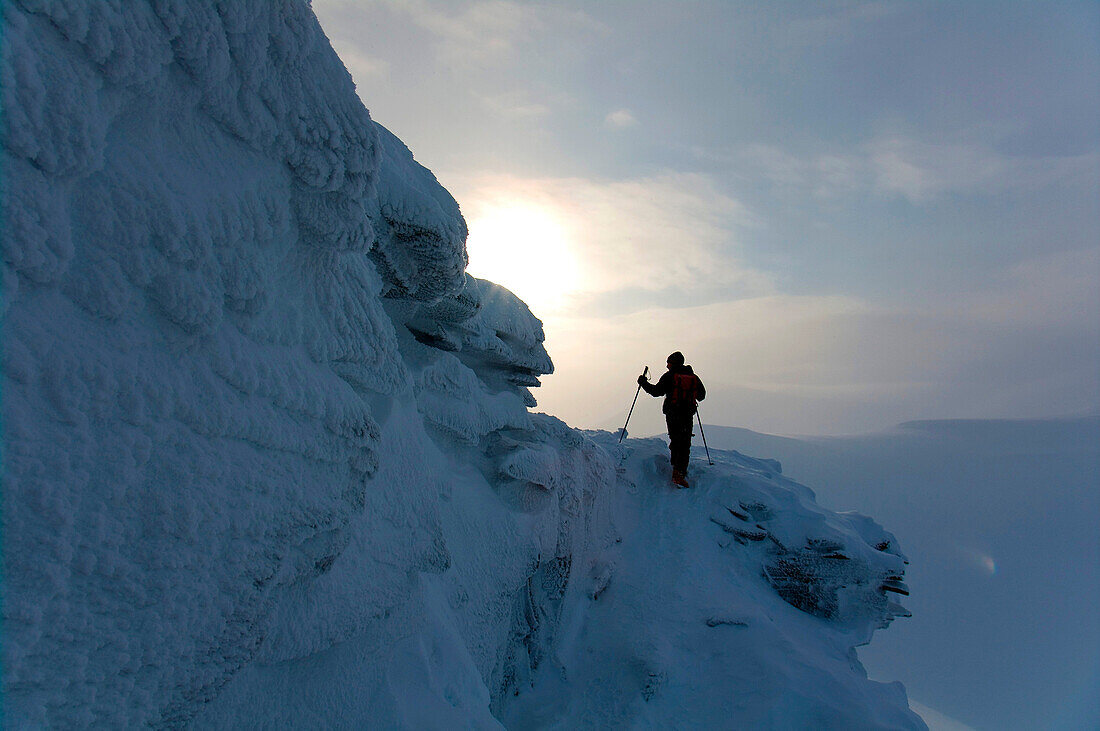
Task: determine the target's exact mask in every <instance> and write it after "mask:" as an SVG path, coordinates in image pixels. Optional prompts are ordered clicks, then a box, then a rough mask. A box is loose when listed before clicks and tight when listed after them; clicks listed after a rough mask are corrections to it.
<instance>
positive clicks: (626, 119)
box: [603, 109, 638, 129]
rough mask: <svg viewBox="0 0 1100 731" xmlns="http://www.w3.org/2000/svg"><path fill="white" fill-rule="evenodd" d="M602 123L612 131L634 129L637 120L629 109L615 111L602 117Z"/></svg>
mask: <svg viewBox="0 0 1100 731" xmlns="http://www.w3.org/2000/svg"><path fill="white" fill-rule="evenodd" d="M603 122H604V124H605V125H606V126H608V127H611V128H614V129H624V128H626V127H636V126H637V125H638V120H637V119H636V118H635V117H634V113H633V112H631V111H630V110H629V109H616V110H615V111H614V112H611V113H610V114H608V115H607V116H606V117H604V120H603Z"/></svg>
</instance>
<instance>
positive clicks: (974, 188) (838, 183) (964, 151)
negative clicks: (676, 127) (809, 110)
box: [694, 134, 1100, 205]
mask: <svg viewBox="0 0 1100 731" xmlns="http://www.w3.org/2000/svg"><path fill="white" fill-rule="evenodd" d="M694 154H695V157H696V158H697V159H700V160H705V161H708V162H710V163H712V164H719V165H723V166H731V167H732V166H735V165H741V166H742V168H741V170H742V171H746V170H747V171H749V173H750V174H755V175H758V176H760V177H761V178H763V179H765V180H767V181H769V182H770V183H772V184H773V185H777V186H780V187H787V188H797V189H800V190H805V191H807V192H809V193H810V194H811V195H813V196H814V197H817V198H826V199H835V198H841V197H845V196H850V195H856V194H860V195H861V194H865V193H874V194H877V195H879V196H882V197H887V198H904V199H906V200H908V201H909V202H910V203H912V204H914V205H925V204H928V203H930V202H934V201H936V200H938V199H940V198H943V197H945V196H948V195H996V194H999V193H1004V192H1011V191H1026V190H1036V189H1040V188H1044V187H1048V186H1057V185H1063V184H1069V185H1073V184H1081V183H1082V182H1084V183H1085V184H1088V181H1089V179H1090V176H1092V179H1093V180H1095V176H1096V175H1097V173H1098V171H1100V151H1093V152H1089V153H1084V154H1080V155H1071V156H1013V155H1007V154H1004V153H1001V152H998V151H997V150H995V149H994V148H993V147H992V146H991V145H990V144H989V143H987V142H927V141H923V140H918V139H915V138H913V137H910V136H906V135H901V134H890V135H880V136H877V137H875V138H873V139H872V140H870V141H869V142H867V143H865V144H863V145H861V146H859V147H857V148H855V149H854V150H849V151H834V152H828V153H818V154H802V155H799V154H795V153H793V152H790V151H788V150H785V149H783V148H781V147H778V146H775V145H764V144H754V145H746V146H745V147H743V148H741V149H740V150H739V151H733V152H730V151H721V150H719V151H711V150H706V149H701V148H696V149H695V150H694ZM1093 185H1095V183H1093Z"/></svg>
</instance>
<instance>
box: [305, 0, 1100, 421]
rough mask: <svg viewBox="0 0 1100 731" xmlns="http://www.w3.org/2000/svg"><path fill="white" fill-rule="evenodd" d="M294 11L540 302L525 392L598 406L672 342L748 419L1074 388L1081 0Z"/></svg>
mask: <svg viewBox="0 0 1100 731" xmlns="http://www.w3.org/2000/svg"><path fill="white" fill-rule="evenodd" d="M313 7H314V9H315V11H316V12H317V14H318V17H319V18H320V20H321V23H322V25H323V27H324V29H325V31H326V32H327V33H328V34H329V36H330V38H331V40H332V43H333V45H334V47H335V48H336V50H337V52H338V53H339V54H340V56H341V58H342V59H343V61H344V63H345V65H346V66H347V68H348V70H349V71H350V73H351V74H352V77H353V79H354V81H355V83H356V85H357V89H358V92H359V95H360V97H361V98H362V99H363V101H364V103H365V105H366V106H367V108H368V109H369V110H370V112H371V115H372V117H373V118H374V119H375V120H376V121H378V122H379V123H381V124H383V125H385V126H386V127H387V128H389V129H391V130H392V131H393V132H394V133H395V134H396V135H397V136H398V137H400V138H401V139H402V140H403V141H404V142H406V143H407V144H408V146H409V147H410V149H411V150H412V151H413V153H414V155H415V156H416V158H417V160H418V161H419V162H421V163H422V164H423V165H425V166H426V167H428V168H429V169H431V170H432V171H433V172H434V173H435V174H436V176H437V178H438V179H439V181H440V182H441V183H442V184H443V185H444V186H445V187H447V188H448V190H450V191H451V193H452V194H453V195H454V197H455V198H456V200H457V201H458V203H459V205H460V206H461V208H462V211H463V213H464V215H465V217H466V219H467V221H468V223H469V229H470V236H469V240H468V251H469V256H470V265H469V271H470V272H471V273H472V274H474V275H476V276H479V277H485V278H488V279H492V280H493V281H496V282H498V283H500V284H502V285H504V286H506V287H508V288H510V289H512V290H513V291H515V292H516V293H517V294H518V295H519V296H520V297H522V298H523V299H524V300H525V301H526V302H527V303H528V304H529V305H530V306H531V309H532V311H533V312H534V313H535V314H536V315H537V316H539V317H540V318H541V319H542V320H543V322H544V324H545V329H546V336H547V340H546V346H547V349H548V350H549V352H550V355H551V357H552V358H553V359H554V363H555V366H556V373H555V374H554V375H551V376H548V377H546V378H545V379H544V385H543V387H542V388H541V389H538V390H537V391H536V393H535V395H536V397H537V398H538V400H539V409H540V410H543V411H546V412H548V413H552V414H554V415H556V416H559V417H560V418H562V419H563V420H565V421H566V422H568V423H570V424H572V425H575V426H581V427H599V428H609V429H614V428H619V427H620V426H621V421H622V420H623V419H624V418H625V416H626V412H627V409H628V408H629V405H630V401H631V398H632V397H633V393H634V388H635V386H634V380H635V378H636V377H637V375H638V373H640V372H641V370H642V368H643V366H645V365H649V366H650V367H651V368H658V369H661V368H662V366H663V364H664V359H665V356H667V355H668V353H670V352H671V351H673V350H680V351H682V352H683V353H684V354H685V355H686V356H687V359H688V362H689V363H692V364H693V365H694V366H695V368H696V370H697V372H698V373H699V375H700V376H701V377H702V379H703V380H704V382H705V383H706V384H707V388H708V392H709V397H708V399H707V401H706V402H705V403H704V404H703V408H702V412H703V418H704V420H707V419H710V420H712V421H715V422H717V423H723V424H729V425H740V426H745V427H748V428H751V429H754V430H758V431H762V432H767V433H777V434H826V433H832V434H843V433H860V432H867V431H874V430H877V429H883V428H889V427H890V426H892V425H894V424H896V423H899V422H902V421H907V420H914V419H924V418H1006V417H1014V418H1017V417H1018V418H1032V417H1046V416H1051V415H1058V414H1069V413H1075V412H1093V411H1097V410H1100V376H1098V375H1097V374H1100V127H1098V126H1097V125H1096V123H1095V122H1096V119H1098V118H1100V88H1098V86H1097V84H1096V83H1095V79H1096V78H1098V77H1100V6H1097V5H1096V4H1094V3H1088V2H1064V3H1058V4H1054V5H1051V4H1034V3H1032V4H1027V3H1011V4H1005V3H993V2H968V3H940V4H931V5H929V4H912V3H904V2H892V1H889V0H888V1H886V2H833V3H813V4H810V3H784V4H779V5H774V4H770V5H760V4H756V3H736V2H734V3H730V2H717V1H698V2H688V3H677V4H674V5H670V4H667V3H659V2H631V3H626V2H607V3H599V4H594V3H586V2H579V1H578V2H566V3H554V4H547V3H539V2H511V1H508V0H488V1H463V2H445V3H444V2H430V1H427V0H407V1H402V2H397V1H396V0H369V1H365V2H354V1H352V0H317V1H316V2H314V5H313ZM658 372H659V371H658ZM643 398H645V396H644V394H643ZM634 420H637V421H636V422H635V421H634ZM632 424H633V426H634V428H633V429H632V431H633V432H634V433H636V434H643V433H656V432H659V431H660V430H661V429H663V422H662V420H661V416H660V409H659V408H657V407H656V406H655V404H652V403H645V402H641V403H639V406H638V409H637V410H636V412H635V415H634V417H633V418H632Z"/></svg>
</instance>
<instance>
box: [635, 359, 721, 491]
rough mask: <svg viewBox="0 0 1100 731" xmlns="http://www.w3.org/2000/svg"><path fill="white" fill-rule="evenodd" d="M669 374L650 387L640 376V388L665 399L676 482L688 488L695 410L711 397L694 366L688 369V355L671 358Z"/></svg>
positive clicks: (671, 459)
mask: <svg viewBox="0 0 1100 731" xmlns="http://www.w3.org/2000/svg"><path fill="white" fill-rule="evenodd" d="M666 365H667V366H668V371H667V372H666V373H665V374H664V375H663V376H661V377H660V379H658V380H657V383H655V384H650V382H649V379H647V378H646V377H645V376H644V375H642V376H638V385H639V386H641V387H642V388H644V389H645V392H646V393H648V394H649V395H650V396H664V397H665V403H664V406H663V407H662V408H661V410H662V411H663V412H664V413H665V424H667V425H668V451H669V452H670V453H671V455H670V459H669V461H671V462H672V482H673V483H675V484H676V485H678V486H680V487H688V483H687V468H688V458H689V457H690V455H691V421H692V419H694V418H695V409H696V405H697V404H698V402H699V401H702V400H703V399H705V398H706V397H707V390H706V389H705V388H703V382H702V381H700V380H699V376H697V375H695V371H693V370H691V366H689V365H684V354H683V353H681V352H680V351H678V350H677V351H676V352H675V353H673V354H672V355H670V356H668V362H667V364H666Z"/></svg>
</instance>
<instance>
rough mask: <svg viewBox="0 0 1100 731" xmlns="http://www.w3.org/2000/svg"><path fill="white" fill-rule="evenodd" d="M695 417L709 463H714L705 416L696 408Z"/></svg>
mask: <svg viewBox="0 0 1100 731" xmlns="http://www.w3.org/2000/svg"><path fill="white" fill-rule="evenodd" d="M695 418H696V419H698V420H699V436H701V437H702V438H703V449H705V450H707V464H709V465H713V464H714V460H712V459H711V458H710V447H708V446H707V435H706V434H704V433H703V417H701V416H699V409H696V410H695ZM623 428H624V429H625V428H626V427H625V426H624V427H623Z"/></svg>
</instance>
